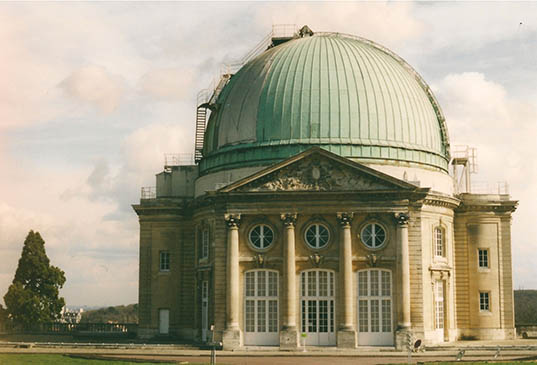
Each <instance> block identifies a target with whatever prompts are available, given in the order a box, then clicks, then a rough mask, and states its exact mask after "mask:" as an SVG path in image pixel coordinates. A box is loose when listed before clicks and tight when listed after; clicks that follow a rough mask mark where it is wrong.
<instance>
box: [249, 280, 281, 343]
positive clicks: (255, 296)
mask: <svg viewBox="0 0 537 365" xmlns="http://www.w3.org/2000/svg"><path fill="white" fill-rule="evenodd" d="M245 294H246V295H245V303H244V304H245V305H244V307H245V308H244V309H245V310H244V317H245V329H246V332H257V333H262V332H273V333H275V332H278V273H277V272H276V271H270V270H256V271H249V272H247V273H246V274H245Z"/></svg>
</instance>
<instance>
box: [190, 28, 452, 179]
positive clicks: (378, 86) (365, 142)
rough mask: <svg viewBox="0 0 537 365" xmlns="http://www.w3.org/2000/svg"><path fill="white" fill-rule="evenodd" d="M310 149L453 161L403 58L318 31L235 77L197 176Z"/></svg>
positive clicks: (431, 106) (442, 129)
mask: <svg viewBox="0 0 537 365" xmlns="http://www.w3.org/2000/svg"><path fill="white" fill-rule="evenodd" d="M312 145H315V146H321V147H323V148H325V149H327V150H329V151H332V152H334V153H337V154H340V155H341V156H344V157H348V158H351V159H354V160H358V161H359V160H363V161H370V162H375V163H390V164H394V163H400V162H404V163H411V164H418V165H424V166H428V167H430V168H437V169H440V170H443V171H447V165H448V162H449V139H448V135H447V128H446V126H445V121H444V118H443V115H442V112H441V110H440V108H439V106H438V103H437V102H436V99H435V98H434V96H433V95H432V93H431V91H430V89H429V87H428V86H427V84H425V82H424V81H423V79H422V78H421V77H420V76H419V75H418V74H417V73H416V72H415V71H414V70H413V69H412V68H411V67H410V66H409V65H408V64H407V63H406V62H405V61H404V60H403V59H401V58H400V57H399V56H397V55H395V54H393V53H392V52H390V51H389V50H387V49H386V48H383V47H381V46H379V45H377V44H375V43H373V42H371V41H367V40H364V39H361V38H357V37H349V36H343V35H341V34H335V33H317V34H315V35H313V36H311V37H304V38H297V39H293V40H291V41H288V42H286V43H283V44H281V45H279V46H277V47H274V48H271V49H269V50H267V51H266V52H264V53H263V54H261V55H260V56H258V57H256V58H254V59H253V60H252V61H250V62H249V63H248V64H246V65H245V66H244V67H243V68H241V69H240V70H239V72H237V74H235V75H234V76H232V78H231V80H230V81H229V82H228V84H227V85H226V86H225V87H224V89H223V90H222V92H221V93H220V96H219V98H218V100H217V102H216V108H215V111H214V112H213V113H212V114H211V116H210V120H209V123H208V126H207V131H206V143H205V146H204V157H203V159H202V160H201V161H200V171H201V173H202V174H204V173H208V172H211V171H217V170H219V169H226V168H234V167H240V166H251V165H266V164H271V163H274V162H277V161H281V160H283V159H285V158H287V157H290V156H291V155H294V154H296V153H299V152H301V151H303V150H305V149H308V148H309V147H310V146H312ZM239 152H240V153H239Z"/></svg>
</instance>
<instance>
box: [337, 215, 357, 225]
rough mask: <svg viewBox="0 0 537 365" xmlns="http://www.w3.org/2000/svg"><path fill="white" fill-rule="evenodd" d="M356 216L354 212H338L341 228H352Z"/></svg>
mask: <svg viewBox="0 0 537 365" xmlns="http://www.w3.org/2000/svg"><path fill="white" fill-rule="evenodd" d="M353 216H354V213H352V212H338V213H337V221H338V222H339V224H340V225H341V227H343V228H345V227H350V226H351V222H352V217H353Z"/></svg>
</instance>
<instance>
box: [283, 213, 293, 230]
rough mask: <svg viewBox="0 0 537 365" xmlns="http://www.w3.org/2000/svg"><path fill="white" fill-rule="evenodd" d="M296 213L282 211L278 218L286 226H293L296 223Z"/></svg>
mask: <svg viewBox="0 0 537 365" xmlns="http://www.w3.org/2000/svg"><path fill="white" fill-rule="evenodd" d="M296 217H297V214H296V213H282V214H280V219H281V220H282V222H283V225H284V226H286V227H294V226H295V224H296Z"/></svg>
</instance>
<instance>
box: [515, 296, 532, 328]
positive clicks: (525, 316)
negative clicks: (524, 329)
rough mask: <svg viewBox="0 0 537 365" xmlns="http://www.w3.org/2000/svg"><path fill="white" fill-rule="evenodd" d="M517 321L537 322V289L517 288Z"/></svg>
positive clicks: (525, 322)
mask: <svg viewBox="0 0 537 365" xmlns="http://www.w3.org/2000/svg"><path fill="white" fill-rule="evenodd" d="M515 323H516V324H537V290H515Z"/></svg>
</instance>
